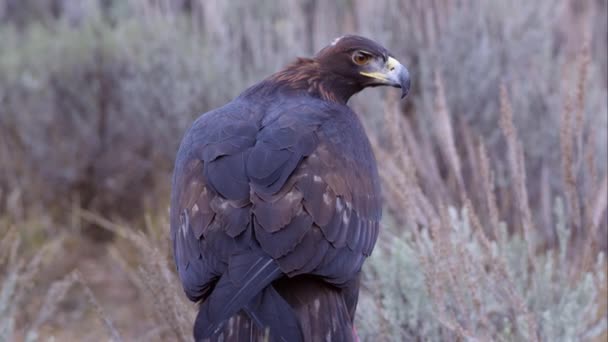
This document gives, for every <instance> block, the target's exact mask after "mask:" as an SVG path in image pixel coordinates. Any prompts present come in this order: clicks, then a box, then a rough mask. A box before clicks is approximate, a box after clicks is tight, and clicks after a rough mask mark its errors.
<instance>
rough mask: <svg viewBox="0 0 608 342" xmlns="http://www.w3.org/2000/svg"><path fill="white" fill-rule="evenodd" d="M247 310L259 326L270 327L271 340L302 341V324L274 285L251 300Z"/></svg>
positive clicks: (262, 327) (279, 341) (282, 341)
mask: <svg viewBox="0 0 608 342" xmlns="http://www.w3.org/2000/svg"><path fill="white" fill-rule="evenodd" d="M245 312H246V313H247V315H248V316H249V317H250V318H251V319H252V320H253V321H254V323H255V324H256V325H257V326H258V328H261V329H264V330H265V329H268V337H269V338H268V340H269V341H276V342H301V341H302V334H301V330H300V325H299V324H298V320H297V318H296V315H295V313H294V311H293V310H292V308H291V306H290V305H289V303H287V302H286V301H285V300H284V299H283V298H282V297H281V295H279V293H278V292H277V291H276V290H275V289H274V287H273V286H272V285H271V286H268V287H267V288H266V289H264V291H262V293H261V294H260V295H259V296H257V297H256V298H254V300H252V301H251V302H249V304H247V306H246V307H245Z"/></svg>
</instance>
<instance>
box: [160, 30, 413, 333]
mask: <svg viewBox="0 0 608 342" xmlns="http://www.w3.org/2000/svg"><path fill="white" fill-rule="evenodd" d="M385 85H386V86H393V87H400V88H401V89H402V95H403V96H405V95H406V94H407V92H408V90H409V87H410V80H409V73H408V71H407V69H406V68H405V67H404V66H402V65H401V64H400V63H399V62H397V60H395V59H394V58H393V57H392V56H391V54H390V53H389V52H388V51H387V50H386V49H385V48H383V47H382V46H380V45H379V44H377V43H375V42H374V41H371V40H369V39H367V38H363V37H360V36H344V37H341V38H338V39H336V40H335V41H334V42H333V43H332V44H331V45H329V46H327V47H326V48H324V49H322V50H321V51H320V52H319V53H318V54H317V55H315V56H314V57H313V58H300V59H298V60H297V61H296V62H295V63H294V64H292V65H289V66H288V67H286V68H285V69H284V70H282V71H280V72H278V73H276V74H274V75H271V76H270V77H268V78H267V79H265V80H263V81H262V82H260V83H258V84H256V85H254V86H252V87H250V88H249V89H247V90H245V91H244V92H243V93H242V94H241V95H239V96H238V97H237V98H236V99H234V100H233V101H231V102H230V103H228V104H226V105H225V106H223V107H220V108H217V109H215V110H212V111H210V112H208V113H206V114H204V115H202V116H201V117H199V118H198V119H197V120H196V121H195V122H194V124H193V125H192V127H191V128H190V129H189V130H188V132H187V133H186V135H185V136H184V138H183V140H182V142H181V145H180V147H179V151H178V153H177V158H176V162H175V169H174V174H173V185H172V193H171V238H172V241H173V249H174V257H175V263H176V264H177V270H178V273H179V277H180V279H181V281H182V284H183V287H184V291H185V292H186V295H187V296H188V298H190V299H191V300H192V301H197V302H200V308H199V312H198V315H197V317H196V321H195V323H194V337H195V339H196V340H197V341H200V340H204V339H211V340H223V341H248V340H264V339H268V340H270V341H289V342H297V341H321V340H326V339H327V338H329V339H330V340H332V341H353V340H356V339H357V337H356V333H355V331H354V327H353V319H354V314H355V307H356V305H357V300H358V294H359V273H360V270H361V266H362V264H363V261H364V260H365V258H366V257H368V256H369V255H370V253H371V252H372V249H373V248H374V244H375V242H376V239H377V237H378V225H379V221H380V217H381V214H382V203H381V198H380V181H379V178H378V170H377V167H376V160H375V158H374V154H373V152H372V149H371V147H370V143H369V140H368V138H367V136H366V134H365V131H364V129H363V127H362V125H361V122H360V121H359V119H358V117H357V115H356V114H355V113H354V112H353V111H352V110H351V109H350V108H349V107H348V106H347V105H346V102H347V101H348V99H349V98H350V97H351V96H352V95H354V94H355V93H357V92H359V91H361V90H362V89H363V88H366V87H374V86H385Z"/></svg>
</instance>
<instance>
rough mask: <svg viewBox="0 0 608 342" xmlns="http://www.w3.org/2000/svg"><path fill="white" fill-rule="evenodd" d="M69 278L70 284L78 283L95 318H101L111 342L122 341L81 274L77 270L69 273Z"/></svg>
mask: <svg viewBox="0 0 608 342" xmlns="http://www.w3.org/2000/svg"><path fill="white" fill-rule="evenodd" d="M71 276H72V282H78V283H79V284H80V285H81V286H82V288H83V289H84V293H85V295H86V296H87V299H88V300H89V303H90V304H91V305H92V306H93V308H94V309H95V312H97V316H98V317H99V318H101V320H102V321H103V324H104V326H105V327H106V330H107V331H108V333H109V334H110V336H111V338H112V341H116V342H119V341H122V338H121V337H120V334H119V333H118V330H116V327H114V323H113V322H112V320H111V319H110V317H108V315H107V314H106V312H105V310H104V309H103V307H101V305H100V304H99V301H97V298H96V297H95V294H94V293H93V290H91V287H90V286H89V284H88V283H87V281H86V280H85V278H84V277H83V276H82V274H81V273H80V272H79V271H78V270H76V271H74V272H72V273H71Z"/></svg>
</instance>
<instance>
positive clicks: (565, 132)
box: [560, 95, 581, 231]
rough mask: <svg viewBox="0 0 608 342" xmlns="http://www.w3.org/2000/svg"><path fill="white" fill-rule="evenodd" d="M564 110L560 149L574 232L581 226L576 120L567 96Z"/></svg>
mask: <svg viewBox="0 0 608 342" xmlns="http://www.w3.org/2000/svg"><path fill="white" fill-rule="evenodd" d="M565 102H566V103H565V105H564V110H563V112H562V117H561V124H560V147H561V156H562V177H563V182H564V190H565V194H566V202H567V203H568V214H569V215H568V216H569V217H570V218H571V222H569V223H570V224H572V225H573V227H574V231H578V229H579V228H580V226H581V218H580V205H579V200H578V193H577V190H576V189H577V184H576V176H575V165H576V163H575V160H574V141H575V137H574V134H575V129H574V123H573V120H574V118H573V117H572V98H571V96H570V95H566V99H565Z"/></svg>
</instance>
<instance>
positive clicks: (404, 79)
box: [400, 72, 411, 99]
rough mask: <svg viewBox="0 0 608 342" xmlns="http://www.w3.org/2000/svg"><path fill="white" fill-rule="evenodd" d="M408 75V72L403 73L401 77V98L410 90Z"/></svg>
mask: <svg viewBox="0 0 608 342" xmlns="http://www.w3.org/2000/svg"><path fill="white" fill-rule="evenodd" d="M410 85H411V84H410V75H409V73H407V72H406V73H405V75H403V77H402V78H401V82H400V87H401V98H402V99H404V98H405V97H406V96H407V94H408V93H409V92H410Z"/></svg>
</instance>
